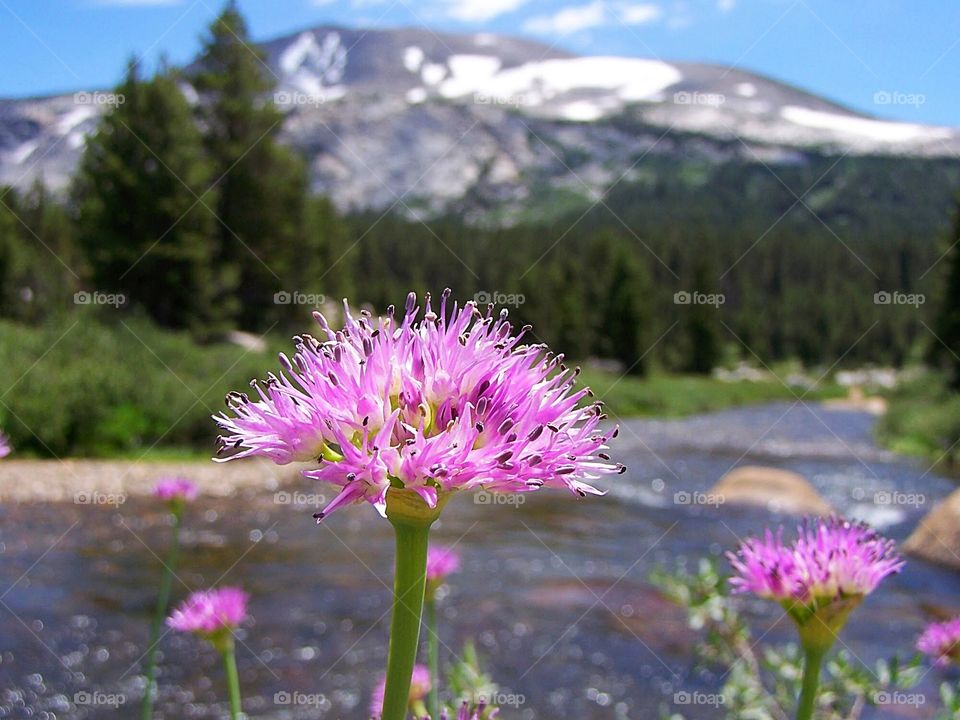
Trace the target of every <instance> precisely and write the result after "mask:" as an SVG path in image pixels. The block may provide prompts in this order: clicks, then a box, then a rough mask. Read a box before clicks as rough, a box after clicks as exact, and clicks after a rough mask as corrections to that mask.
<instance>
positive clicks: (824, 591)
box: [728, 517, 903, 604]
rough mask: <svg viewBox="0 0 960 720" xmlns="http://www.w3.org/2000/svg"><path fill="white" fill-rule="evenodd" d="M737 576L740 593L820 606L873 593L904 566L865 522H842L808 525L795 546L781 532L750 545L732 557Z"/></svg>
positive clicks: (893, 548)
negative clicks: (889, 576) (789, 543)
mask: <svg viewBox="0 0 960 720" xmlns="http://www.w3.org/2000/svg"><path fill="white" fill-rule="evenodd" d="M728 557H729V559H730V564H731V565H732V566H733V569H734V570H735V571H736V572H737V575H736V576H735V577H733V578H732V579H731V580H730V584H731V585H732V586H733V588H734V590H735V591H736V592H751V593H754V594H756V595H759V596H760V597H763V598H770V599H773V600H779V601H781V602H787V603H801V604H818V603H821V602H829V601H832V600H835V599H839V598H848V597H862V596H864V595H868V594H869V593H871V592H873V590H874V589H875V588H876V587H877V585H879V584H880V581H881V580H883V579H884V578H885V577H887V576H888V575H891V574H893V573H897V572H899V571H900V569H901V568H902V567H903V561H902V560H901V559H900V556H899V555H898V554H897V552H896V546H895V544H894V543H893V541H892V540H887V539H885V538H883V537H881V536H880V535H878V534H877V533H876V532H875V531H874V530H872V529H871V528H870V527H868V526H867V525H865V524H863V523H851V522H849V521H847V520H843V519H841V518H836V517H834V518H830V519H829V520H821V519H816V520H813V521H805V522H804V524H803V525H801V526H800V528H799V529H798V538H797V540H796V541H795V542H794V543H793V544H792V545H785V544H784V542H783V529H782V528H781V529H780V530H778V531H777V533H776V534H774V533H772V532H770V530H769V529H768V530H767V531H766V532H765V534H764V537H763V539H759V538H750V539H748V540H746V541H745V542H744V543H743V544H742V545H741V546H740V549H739V550H738V551H737V553H736V554H733V553H728Z"/></svg>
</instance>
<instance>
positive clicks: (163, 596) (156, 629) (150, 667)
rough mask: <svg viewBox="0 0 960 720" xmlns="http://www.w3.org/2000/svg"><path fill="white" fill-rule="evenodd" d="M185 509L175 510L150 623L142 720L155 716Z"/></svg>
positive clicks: (141, 711)
mask: <svg viewBox="0 0 960 720" xmlns="http://www.w3.org/2000/svg"><path fill="white" fill-rule="evenodd" d="M182 517H183V509H182V508H178V509H174V511H173V531H172V537H171V539H170V549H169V550H168V551H167V558H166V561H165V562H164V564H163V577H162V578H161V579H160V594H159V595H158V596H157V607H156V609H155V610H154V613H153V622H152V623H151V625H150V644H149V645H148V646H147V685H146V688H145V689H144V695H143V705H142V706H141V708H140V718H141V720H150V718H151V717H153V702H154V700H155V697H156V693H157V688H156V673H157V644H158V643H159V642H160V628H161V627H163V619H164V618H165V617H166V615H167V606H168V605H169V603H170V587H171V585H172V584H173V574H174V572H175V571H176V566H177V558H178V557H179V555H180V520H181V519H182Z"/></svg>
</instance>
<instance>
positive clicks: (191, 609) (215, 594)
mask: <svg viewBox="0 0 960 720" xmlns="http://www.w3.org/2000/svg"><path fill="white" fill-rule="evenodd" d="M249 597H250V596H249V595H247V593H245V592H244V591H243V590H241V589H240V588H236V587H222V588H218V589H215V590H200V591H198V592H195V593H191V594H190V596H189V597H188V598H187V599H186V600H184V601H183V602H182V603H181V604H180V606H179V607H178V608H177V609H176V610H174V611H173V613H171V615H170V617H169V618H167V625H169V626H170V627H171V628H173V629H174V630H179V631H181V632H192V633H197V634H198V635H202V636H203V637H206V638H211V637H213V636H216V635H219V634H222V633H224V632H230V631H231V630H233V629H234V628H236V627H237V626H238V625H240V623H241V622H243V620H244V618H245V617H246V616H247V600H248V599H249Z"/></svg>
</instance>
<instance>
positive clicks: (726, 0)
mask: <svg viewBox="0 0 960 720" xmlns="http://www.w3.org/2000/svg"><path fill="white" fill-rule="evenodd" d="M736 5H737V0H717V8H718V9H719V10H720V12H730V11H731V10H733V8H734V7H736Z"/></svg>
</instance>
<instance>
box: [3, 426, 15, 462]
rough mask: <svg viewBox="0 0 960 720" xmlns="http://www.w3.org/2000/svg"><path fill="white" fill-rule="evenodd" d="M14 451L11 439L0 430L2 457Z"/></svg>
mask: <svg viewBox="0 0 960 720" xmlns="http://www.w3.org/2000/svg"><path fill="white" fill-rule="evenodd" d="M12 451H13V448H12V447H10V441H9V440H7V436H6V435H4V434H3V433H2V432H0V458H4V457H6V456H7V455H9V454H10V453H11V452H12Z"/></svg>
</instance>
